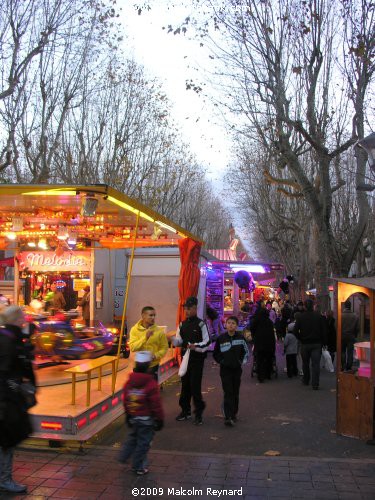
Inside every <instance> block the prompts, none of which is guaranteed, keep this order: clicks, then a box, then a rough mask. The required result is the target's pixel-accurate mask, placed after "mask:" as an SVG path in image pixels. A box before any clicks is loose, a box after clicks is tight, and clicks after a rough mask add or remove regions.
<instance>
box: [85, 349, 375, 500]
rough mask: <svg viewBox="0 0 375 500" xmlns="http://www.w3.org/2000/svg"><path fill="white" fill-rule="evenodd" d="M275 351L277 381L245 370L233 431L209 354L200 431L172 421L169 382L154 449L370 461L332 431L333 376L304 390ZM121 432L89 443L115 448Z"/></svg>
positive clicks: (365, 451) (175, 392)
mask: <svg viewBox="0 0 375 500" xmlns="http://www.w3.org/2000/svg"><path fill="white" fill-rule="evenodd" d="M278 351H279V353H278V372H279V376H278V378H277V379H273V380H271V381H267V382H265V383H264V384H259V383H258V381H257V379H256V378H251V376H250V372H251V363H249V364H248V365H247V366H246V367H245V370H244V373H243V376H242V386H241V393H240V412H239V422H238V424H237V426H236V428H234V429H232V428H227V427H225V426H224V425H223V422H224V421H223V417H222V415H221V410H220V406H221V402H222V389H221V382H220V377H219V368H218V366H217V365H216V363H213V362H212V358H211V355H209V357H208V358H207V360H206V365H205V372H204V380H203V392H204V398H205V400H206V402H207V409H206V412H205V415H204V425H203V426H202V427H199V428H196V427H195V426H193V425H192V424H191V422H190V421H187V422H176V421H175V416H176V415H177V413H178V412H179V407H178V396H179V391H180V383H179V379H178V377H176V378H175V379H174V380H172V381H170V382H169V384H168V385H167V386H166V387H165V388H164V390H163V394H162V397H163V403H164V408H165V412H166V425H165V428H164V430H163V431H162V432H160V433H158V434H157V435H156V438H155V442H154V449H155V450H163V451H166V450H167V451H173V450H179V451H186V452H199V453H207V452H208V453H222V454H226V453H231V454H233V455H251V456H256V455H263V454H264V453H265V452H266V451H268V450H276V451H279V452H280V453H281V455H282V456H288V457H306V456H308V457H325V458H332V457H335V458H374V459H375V446H368V445H366V444H365V443H364V442H363V441H359V440H356V439H352V438H347V437H342V436H337V435H336V433H335V426H336V375H335V374H334V373H328V372H326V371H325V370H322V372H321V384H320V390H319V391H313V390H312V388H311V387H306V386H303V385H302V384H301V380H300V378H299V377H298V378H295V379H288V378H287V376H286V373H284V366H285V358H284V357H283V356H282V352H280V351H281V346H280V345H279V346H278ZM124 432H125V428H124V423H123V418H120V419H118V421H117V422H115V423H114V424H113V425H112V426H110V427H109V429H108V432H106V433H103V434H101V435H100V436H97V437H96V439H94V440H93V441H92V442H93V443H96V444H101V445H108V446H115V447H116V446H119V444H120V442H121V441H122V440H123V436H124ZM374 498H375V497H374Z"/></svg>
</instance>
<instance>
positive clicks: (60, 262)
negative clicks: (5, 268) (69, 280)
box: [17, 251, 91, 273]
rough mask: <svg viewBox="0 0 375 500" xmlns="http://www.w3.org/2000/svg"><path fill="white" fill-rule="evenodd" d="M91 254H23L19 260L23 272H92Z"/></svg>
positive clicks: (20, 254)
mask: <svg viewBox="0 0 375 500" xmlns="http://www.w3.org/2000/svg"><path fill="white" fill-rule="evenodd" d="M90 257H91V255H90V252H80V251H77V252H73V251H72V252H64V253H63V254H62V255H56V253H55V252H48V251H46V252H21V253H19V254H18V256H17V259H18V262H19V268H20V270H21V271H24V270H25V269H28V270H29V271H39V272H40V271H42V272H46V273H48V272H51V271H85V272H90V264H91V258H90Z"/></svg>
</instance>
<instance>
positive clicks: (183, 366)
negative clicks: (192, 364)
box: [178, 349, 190, 377]
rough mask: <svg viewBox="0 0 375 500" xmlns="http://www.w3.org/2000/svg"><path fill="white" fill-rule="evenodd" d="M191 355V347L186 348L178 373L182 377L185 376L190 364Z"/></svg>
mask: <svg viewBox="0 0 375 500" xmlns="http://www.w3.org/2000/svg"><path fill="white" fill-rule="evenodd" d="M189 356H190V349H186V352H185V354H184V355H183V356H182V361H181V364H180V368H179V369H178V374H179V376H180V377H183V376H184V375H185V373H186V372H187V367H188V364H189Z"/></svg>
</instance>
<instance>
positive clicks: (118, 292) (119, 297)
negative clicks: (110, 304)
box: [114, 286, 125, 316]
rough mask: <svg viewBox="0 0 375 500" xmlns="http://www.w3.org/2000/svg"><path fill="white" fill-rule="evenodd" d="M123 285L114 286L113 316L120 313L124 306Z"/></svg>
mask: <svg viewBox="0 0 375 500" xmlns="http://www.w3.org/2000/svg"><path fill="white" fill-rule="evenodd" d="M124 297H125V287H124V286H116V288H115V304H114V305H115V311H114V313H115V316H119V315H120V314H122V310H123V308H124Z"/></svg>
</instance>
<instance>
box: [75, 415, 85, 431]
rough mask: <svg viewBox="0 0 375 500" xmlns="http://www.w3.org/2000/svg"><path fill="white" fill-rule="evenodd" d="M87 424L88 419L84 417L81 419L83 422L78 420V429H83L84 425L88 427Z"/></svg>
mask: <svg viewBox="0 0 375 500" xmlns="http://www.w3.org/2000/svg"><path fill="white" fill-rule="evenodd" d="M86 423H87V418H86V417H83V418H81V420H78V422H77V427H78V429H80V428H81V427H83V426H84V425H86Z"/></svg>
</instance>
